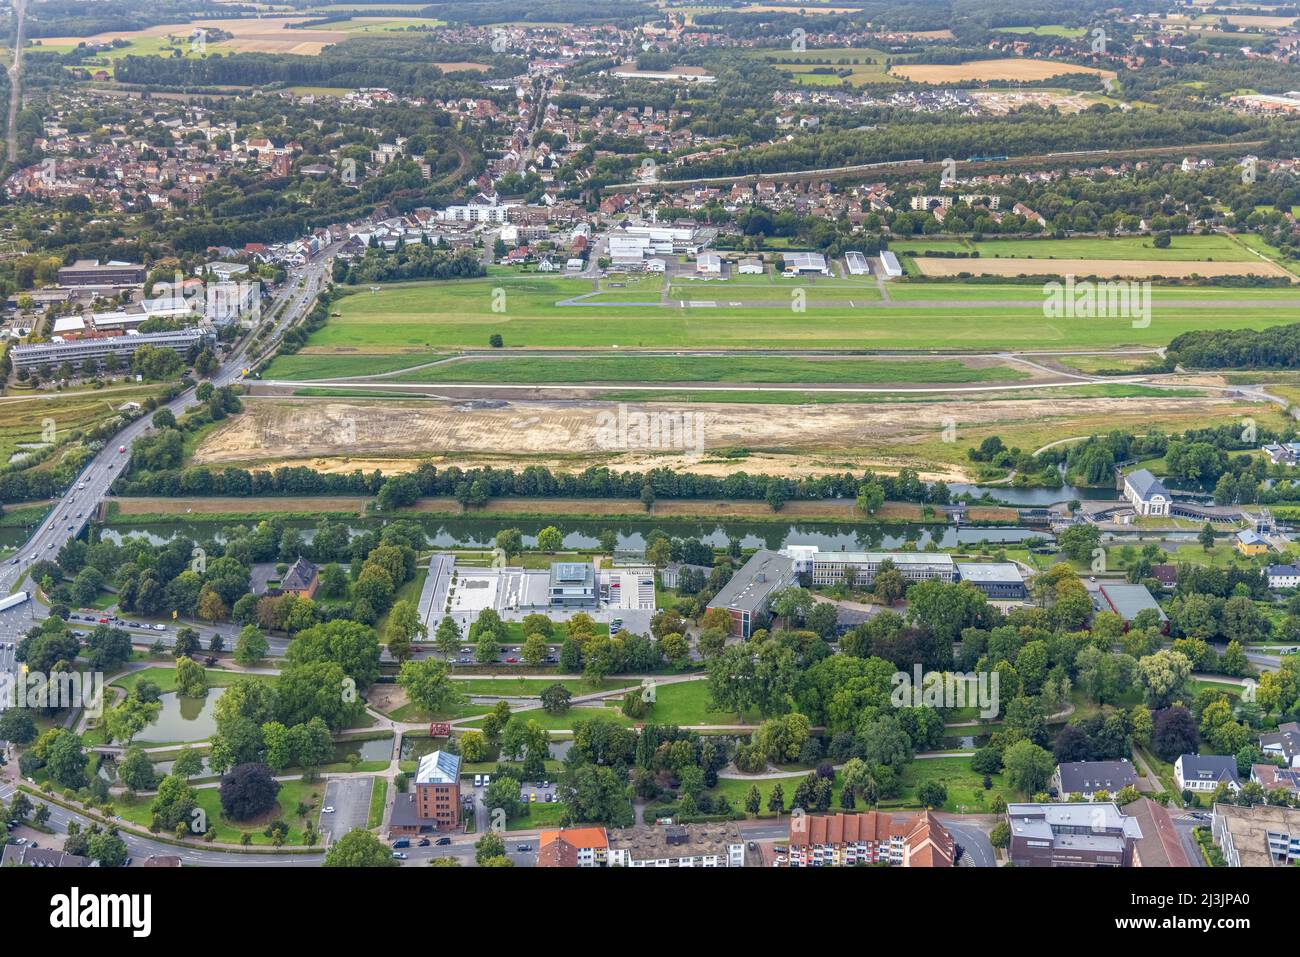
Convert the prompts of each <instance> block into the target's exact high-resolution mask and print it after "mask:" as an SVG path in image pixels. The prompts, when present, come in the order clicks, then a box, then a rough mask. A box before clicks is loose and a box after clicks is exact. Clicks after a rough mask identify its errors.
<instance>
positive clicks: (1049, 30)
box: [993, 23, 1088, 38]
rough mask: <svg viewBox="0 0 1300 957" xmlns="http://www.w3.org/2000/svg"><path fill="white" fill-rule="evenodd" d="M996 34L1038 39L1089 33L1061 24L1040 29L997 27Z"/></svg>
mask: <svg viewBox="0 0 1300 957" xmlns="http://www.w3.org/2000/svg"><path fill="white" fill-rule="evenodd" d="M993 32H994V33H1015V34H1019V35H1026V34H1028V35H1032V36H1036V37H1069V38H1076V37H1081V36H1083V35H1084V34H1085V33H1087V32H1088V29H1087V27H1067V26H1062V25H1061V24H1059V23H1053V24H1051V25H1049V26H1040V27H996V28H995V29H994V31H993Z"/></svg>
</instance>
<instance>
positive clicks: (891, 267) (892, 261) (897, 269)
mask: <svg viewBox="0 0 1300 957" xmlns="http://www.w3.org/2000/svg"><path fill="white" fill-rule="evenodd" d="M880 268H881V269H883V270H884V271H885V275H886V276H888V277H890V278H891V279H897V278H898V277H899V276H901V275H903V267H902V266H901V265H900V264H899V262H898V257H897V256H895V255H894V254H893V253H891V252H890V251H889V250H888V249H886V250H884V251H883V252H882V253H881V254H880Z"/></svg>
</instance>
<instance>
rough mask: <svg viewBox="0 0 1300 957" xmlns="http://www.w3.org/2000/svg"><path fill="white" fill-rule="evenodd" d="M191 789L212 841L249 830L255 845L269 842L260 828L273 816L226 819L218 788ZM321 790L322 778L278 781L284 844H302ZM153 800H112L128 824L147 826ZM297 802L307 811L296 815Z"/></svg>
mask: <svg viewBox="0 0 1300 957" xmlns="http://www.w3.org/2000/svg"><path fill="white" fill-rule="evenodd" d="M195 793H196V794H197V795H198V798H197V800H198V805H199V807H200V808H202V809H203V812H204V814H206V815H207V821H208V824H209V825H210V826H211V827H213V828H215V829H216V832H217V836H216V841H217V843H219V844H238V843H239V842H240V836H241V835H243V834H249V835H251V837H252V841H253V843H254V844H257V845H270V844H271V839H270V838H269V837H267V836H266V835H265V834H264V833H263V831H265V830H266V825H267V823H269V822H270V821H271V820H273V819H274V817H275V816H271V817H268V818H267V819H266V821H263V822H260V823H257V824H244V823H237V822H235V821H229V820H227V819H226V818H225V815H224V814H223V813H222V810H221V792H220V790H219V789H218V788H215V787H207V788H196V790H195ZM324 794H325V782H324V781H317V782H315V783H314V784H305V783H304V782H303V781H301V780H297V779H295V780H291V781H281V782H280V793H279V794H278V795H277V798H276V799H277V800H278V801H279V804H280V813H279V815H278V817H279V818H280V819H282V820H283V821H284V822H285V823H286V824H288V825H289V837H288V839H287V840H286V841H285V844H286V845H291V846H302V845H303V844H304V843H305V841H304V840H303V832H304V831H305V830H306V825H307V823H308V822H309V821H310V820H312V819H314V817H315V809H316V808H318V807H319V806H320V803H321V800H322V798H323V796H324ZM152 804H153V798H152V797H139V798H135V799H130V798H127V797H125V796H122V797H119V798H118V799H117V800H116V801H114V803H113V807H114V810H115V811H116V813H117V814H118V815H119V816H120V817H122V818H124V819H125V820H127V821H130V822H131V823H132V824H134V825H136V826H138V827H142V828H148V826H149V821H150V819H151V818H152V816H153V815H152V812H151V811H150V807H151V806H152ZM299 804H302V805H305V806H306V808H307V815H306V816H305V817H299V816H298V813H297V812H298V806H299ZM195 843H197V845H198V846H199V847H202V846H203V842H202V841H198V842H195Z"/></svg>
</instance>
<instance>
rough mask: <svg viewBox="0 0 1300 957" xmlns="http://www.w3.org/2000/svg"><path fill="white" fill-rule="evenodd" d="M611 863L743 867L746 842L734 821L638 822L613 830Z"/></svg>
mask: <svg viewBox="0 0 1300 957" xmlns="http://www.w3.org/2000/svg"><path fill="white" fill-rule="evenodd" d="M608 835H609V863H610V866H612V867H744V866H745V842H744V839H743V838H742V837H741V836H740V828H739V827H737V826H736V823H735V822H734V821H724V822H721V823H717V824H677V825H668V826H666V827H660V826H656V825H648V824H639V825H637V826H636V827H625V828H620V829H615V830H611V831H609V832H608Z"/></svg>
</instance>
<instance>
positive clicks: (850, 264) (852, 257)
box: [844, 250, 871, 276]
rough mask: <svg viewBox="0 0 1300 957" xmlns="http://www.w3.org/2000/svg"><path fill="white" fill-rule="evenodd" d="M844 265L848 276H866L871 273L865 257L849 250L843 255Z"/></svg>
mask: <svg viewBox="0 0 1300 957" xmlns="http://www.w3.org/2000/svg"><path fill="white" fill-rule="evenodd" d="M844 265H845V267H846V268H847V269H848V271H849V275H850V276H867V275H870V273H871V266H870V264H869V263H868V262H867V257H866V256H864V255H862V253H860V252H856V251H853V250H850V251H849V252H846V253H845V254H844Z"/></svg>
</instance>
